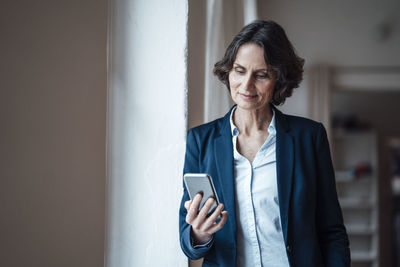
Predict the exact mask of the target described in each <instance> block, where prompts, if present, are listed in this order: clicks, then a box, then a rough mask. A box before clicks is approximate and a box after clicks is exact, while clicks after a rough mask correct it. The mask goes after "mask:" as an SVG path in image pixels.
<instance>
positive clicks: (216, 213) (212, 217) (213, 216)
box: [207, 203, 224, 225]
mask: <svg viewBox="0 0 400 267" xmlns="http://www.w3.org/2000/svg"><path fill="white" fill-rule="evenodd" d="M223 209H224V204H222V203H220V204H219V205H218V207H217V208H216V209H215V210H214V212H213V213H212V214H211V215H210V217H208V219H207V221H209V222H210V223H211V224H210V225H213V224H214V223H215V222H216V220H217V219H218V217H219V216H220V215H221V212H222V210H223Z"/></svg>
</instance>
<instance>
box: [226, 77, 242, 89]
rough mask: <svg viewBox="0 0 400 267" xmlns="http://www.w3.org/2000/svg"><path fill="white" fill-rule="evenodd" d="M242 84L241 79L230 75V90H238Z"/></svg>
mask: <svg viewBox="0 0 400 267" xmlns="http://www.w3.org/2000/svg"><path fill="white" fill-rule="evenodd" d="M239 83H240V81H239V77H238V76H237V75H235V74H234V73H230V74H229V86H230V88H231V89H232V88H236V87H237V86H238V84H239Z"/></svg>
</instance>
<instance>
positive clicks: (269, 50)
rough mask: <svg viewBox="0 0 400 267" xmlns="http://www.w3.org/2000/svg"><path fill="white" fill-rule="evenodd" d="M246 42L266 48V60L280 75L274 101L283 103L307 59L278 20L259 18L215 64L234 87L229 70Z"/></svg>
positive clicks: (272, 101)
mask: <svg viewBox="0 0 400 267" xmlns="http://www.w3.org/2000/svg"><path fill="white" fill-rule="evenodd" d="M246 43H254V44H257V45H259V46H260V47H261V48H263V50H264V60H265V63H266V64H267V66H268V67H269V68H271V70H272V72H273V75H274V77H275V78H276V85H275V88H274V94H273V97H272V100H271V103H272V104H274V105H281V104H283V103H284V102H285V100H286V98H287V97H290V96H291V95H292V93H293V89H294V88H297V87H299V84H300V82H301V81H302V79H303V71H304V69H303V65H304V59H302V58H301V57H299V56H297V54H296V51H295V50H294V48H293V45H292V44H291V43H290V41H289V39H288V38H287V36H286V33H285V31H284V29H283V28H282V27H281V26H280V25H279V24H277V23H276V22H274V21H271V20H270V21H264V20H256V21H253V22H252V23H250V24H248V25H247V26H245V27H244V28H243V29H242V30H241V31H240V32H239V33H238V34H237V35H236V36H235V38H234V39H233V41H232V42H231V44H230V45H229V46H228V48H227V49H226V52H225V55H224V57H223V58H222V59H221V60H220V61H218V62H217V63H215V65H214V74H215V75H216V76H218V78H219V80H220V81H222V82H223V83H224V84H225V85H226V87H227V88H228V90H230V87H229V72H230V71H231V69H232V68H233V63H234V61H235V58H236V54H237V52H238V50H239V48H240V46H242V45H243V44H246Z"/></svg>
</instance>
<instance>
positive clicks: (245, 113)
mask: <svg viewBox="0 0 400 267" xmlns="http://www.w3.org/2000/svg"><path fill="white" fill-rule="evenodd" d="M271 120H272V109H271V106H270V105H267V106H266V107H263V108H261V109H255V110H246V109H241V108H240V107H237V108H236V110H235V113H234V114H233V121H234V123H235V125H236V127H237V128H238V130H239V132H240V133H243V134H245V135H251V134H252V133H255V132H259V131H268V126H269V124H270V122H271Z"/></svg>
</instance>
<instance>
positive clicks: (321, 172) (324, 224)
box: [316, 124, 350, 267]
mask: <svg viewBox="0 0 400 267" xmlns="http://www.w3.org/2000/svg"><path fill="white" fill-rule="evenodd" d="M316 150H317V151H316V152H317V172H318V179H317V203H316V204H317V206H316V207H317V215H316V220H317V222H316V223H317V231H318V239H319V244H320V247H321V252H322V255H323V258H324V262H325V266H327V267H342V266H343V267H348V266H350V249H349V240H348V237H347V233H346V228H345V227H344V224H343V216H342V211H341V208H340V205H339V201H338V197H337V192H336V183H335V174H334V169H333V166H332V160H331V154H330V149H329V143H328V138H327V134H326V130H325V128H324V126H323V125H322V124H319V129H318V134H317V138H316Z"/></svg>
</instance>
